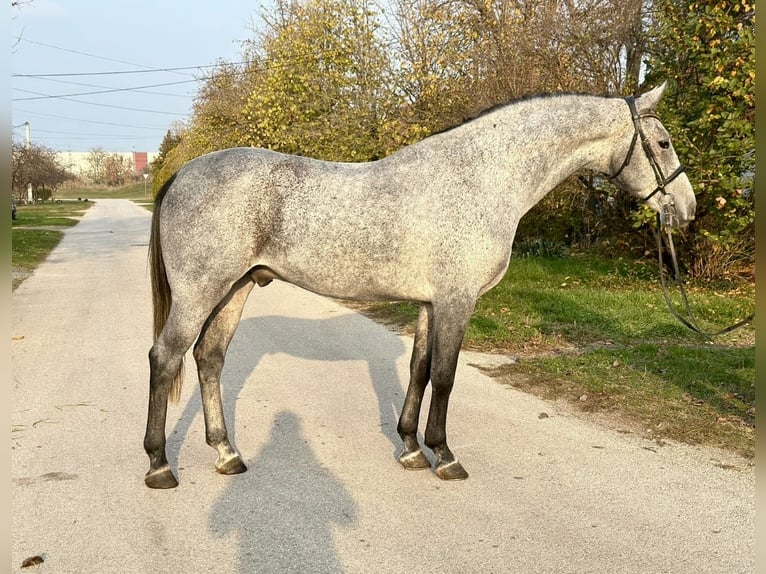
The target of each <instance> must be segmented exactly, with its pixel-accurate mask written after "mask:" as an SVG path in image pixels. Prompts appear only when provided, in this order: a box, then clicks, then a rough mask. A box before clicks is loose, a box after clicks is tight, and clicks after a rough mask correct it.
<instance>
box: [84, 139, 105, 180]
mask: <svg viewBox="0 0 766 574" xmlns="http://www.w3.org/2000/svg"><path fill="white" fill-rule="evenodd" d="M106 156H107V154H106V152H105V151H104V148H101V147H94V148H92V149H91V150H90V152H89V153H88V160H87V162H88V171H87V175H88V179H90V181H91V182H92V183H104V162H105V161H106Z"/></svg>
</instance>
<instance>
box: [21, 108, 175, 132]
mask: <svg viewBox="0 0 766 574" xmlns="http://www.w3.org/2000/svg"><path fill="white" fill-rule="evenodd" d="M13 111H14V112H21V113H23V114H29V115H31V116H39V117H42V118H53V119H57V120H66V121H70V122H77V123H87V124H98V125H102V126H115V127H119V128H133V129H139V130H161V131H167V129H168V128H167V126H165V127H159V126H157V127H154V126H137V125H134V124H118V123H114V122H100V121H97V120H86V119H84V118H72V117H68V116H59V115H56V114H46V113H43V112H33V111H31V110H25V109H22V108H18V107H17V108H15V109H14V110H13ZM20 125H21V126H23V125H24V124H20Z"/></svg>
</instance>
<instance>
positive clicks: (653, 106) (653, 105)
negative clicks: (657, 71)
mask: <svg viewBox="0 0 766 574" xmlns="http://www.w3.org/2000/svg"><path fill="white" fill-rule="evenodd" d="M667 87H668V83H667V82H662V84H660V85H659V86H657V87H656V88H654V89H653V90H650V91H648V92H646V93H645V94H644V95H643V96H641V97H640V98H637V99H636V106H637V108H638V110H639V111H640V112H654V111H656V110H657V105H658V104H659V103H660V100H661V99H662V95H663V94H664V93H665V88H667Z"/></svg>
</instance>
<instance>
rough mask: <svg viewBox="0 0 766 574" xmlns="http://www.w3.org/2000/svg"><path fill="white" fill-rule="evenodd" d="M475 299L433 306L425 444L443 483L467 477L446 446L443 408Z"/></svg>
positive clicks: (450, 388) (444, 408) (445, 409)
mask: <svg viewBox="0 0 766 574" xmlns="http://www.w3.org/2000/svg"><path fill="white" fill-rule="evenodd" d="M475 303H476V301H475V299H470V298H466V299H463V300H453V301H450V302H445V303H442V304H440V305H439V306H436V305H434V334H433V360H432V363H431V388H432V394H431V407H430V409H429V412H428V422H427V424H426V432H425V444H426V446H427V447H428V448H430V449H431V450H432V451H433V453H434V455H435V457H436V466H435V468H434V472H435V473H436V475H437V476H438V477H439V478H441V479H443V480H459V479H465V478H468V473H467V472H466V471H465V469H464V468H463V467H462V465H461V464H460V463H459V462H458V461H457V459H456V458H455V455H453V454H452V451H451V450H450V449H449V447H448V446H447V430H446V427H447V407H448V405H449V396H450V393H451V392H452V386H453V384H454V382H455V369H456V368H457V360H458V355H459V353H460V345H461V344H462V342H463V336H464V335H465V330H466V328H467V326H468V321H469V320H470V318H471V314H472V313H473V309H474V305H475Z"/></svg>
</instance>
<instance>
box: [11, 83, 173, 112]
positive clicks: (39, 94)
mask: <svg viewBox="0 0 766 574" xmlns="http://www.w3.org/2000/svg"><path fill="white" fill-rule="evenodd" d="M15 89H16V90H18V91H20V92H25V93H28V94H37V95H38V96H46V95H47V94H41V93H40V92H33V91H31V90H22V89H21V88H15ZM58 99H59V100H65V101H67V102H76V103H78V104H88V105H90V106H100V107H102V108H115V109H118V110H128V111H131V112H146V113H150V114H162V115H165V116H179V117H184V116H186V114H179V113H178V112H163V111H160V110H147V109H144V108H130V107H127V106H115V105H112V104H102V103H99V102H84V101H83V100H76V99H74V98H68V97H64V96H60V97H59V98H58Z"/></svg>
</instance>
